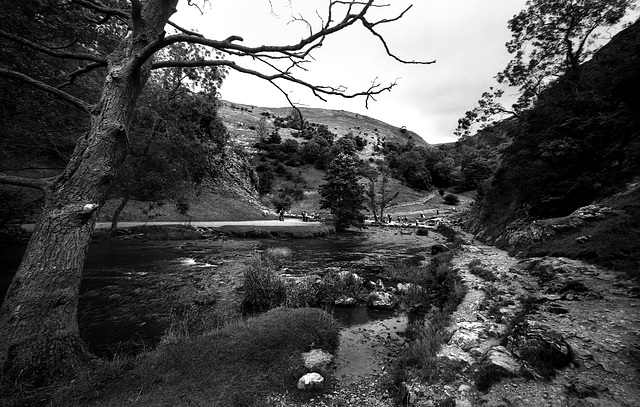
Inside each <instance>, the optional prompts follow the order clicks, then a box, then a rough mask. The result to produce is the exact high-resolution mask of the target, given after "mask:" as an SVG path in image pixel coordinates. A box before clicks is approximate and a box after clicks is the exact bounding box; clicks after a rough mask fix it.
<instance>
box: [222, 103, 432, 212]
mask: <svg viewBox="0 0 640 407" xmlns="http://www.w3.org/2000/svg"><path fill="white" fill-rule="evenodd" d="M300 111H301V113H302V115H303V119H304V120H305V121H308V122H310V123H314V124H319V125H325V126H327V129H328V130H329V131H330V132H332V133H334V134H335V135H336V136H337V137H338V138H340V137H342V136H344V135H346V134H347V133H352V134H353V135H354V136H360V137H362V138H363V139H364V140H366V145H365V147H364V149H363V150H362V151H360V152H359V153H358V154H359V156H360V158H362V159H363V160H365V161H367V160H368V161H371V160H376V159H383V158H384V156H383V155H382V153H381V152H380V151H375V148H374V147H375V146H378V147H380V146H382V145H383V144H384V143H395V144H399V145H405V144H407V143H408V142H412V143H413V144H415V145H416V146H421V147H426V148H429V145H428V144H427V143H426V142H425V141H424V140H423V139H422V138H421V137H419V136H418V135H417V134H415V133H413V132H411V131H408V130H406V129H402V128H398V127H395V126H392V125H389V124H387V123H384V122H382V121H380V120H376V119H373V118H371V117H368V116H364V115H360V114H357V113H351V112H346V111H343V110H330V109H312V108H300ZM291 112H292V108H291V107H282V108H264V107H257V106H250V105H242V104H235V103H231V102H228V101H222V102H221V106H220V109H219V111H218V114H219V115H220V117H221V118H222V120H223V121H224V123H225V126H226V127H227V129H228V131H229V132H230V133H231V138H232V139H233V140H234V142H235V143H238V144H239V145H240V146H242V148H243V149H244V150H245V151H247V152H248V153H249V154H251V155H256V154H258V153H259V151H258V150H257V149H255V148H254V147H253V146H254V144H255V143H256V142H258V141H259V136H258V132H257V131H256V129H257V127H258V123H259V122H260V120H261V119H262V118H263V117H264V118H265V119H266V123H267V126H268V128H269V132H272V131H273V130H274V129H275V124H274V121H275V120H276V118H278V117H280V118H285V117H287V116H288V115H289V114H290V113H291ZM295 133H297V130H295V129H291V128H282V127H280V128H278V134H279V135H280V136H281V138H282V142H285V141H286V140H298V141H299V138H298V137H296V134H295ZM254 163H255V164H256V165H257V164H259V161H257V160H254ZM286 170H287V172H288V174H286V176H283V175H279V176H276V177H275V179H274V182H273V193H270V194H267V195H265V196H263V197H262V203H263V205H265V206H267V207H269V206H270V205H271V199H272V198H273V196H274V194H277V193H278V192H280V191H282V190H284V189H285V188H296V189H300V190H302V196H303V199H302V200H297V201H294V203H293V206H292V208H291V212H292V213H301V212H302V211H306V212H311V213H313V212H316V213H320V212H322V211H321V210H320V203H319V199H320V197H319V194H318V187H319V186H320V185H321V184H322V183H324V181H323V179H322V178H323V177H324V171H322V170H319V169H317V168H315V167H314V166H313V165H300V166H295V167H289V166H286ZM391 188H392V189H393V190H394V191H395V190H397V191H400V194H399V196H398V199H397V203H404V202H414V201H419V200H421V199H422V198H424V196H425V195H426V193H425V192H418V191H415V190H413V189H411V188H408V187H406V186H404V185H402V183H401V182H400V181H398V180H395V179H392V180H391ZM325 215H326V214H325Z"/></svg>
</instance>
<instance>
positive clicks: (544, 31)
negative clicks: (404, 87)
mask: <svg viewBox="0 0 640 407" xmlns="http://www.w3.org/2000/svg"><path fill="white" fill-rule="evenodd" d="M635 8H636V1H635V0H611V1H600V0H568V1H554V0H528V1H527V3H526V7H525V8H524V9H523V10H522V11H521V12H519V13H518V14H516V15H515V16H513V18H511V19H510V20H509V22H508V27H509V30H510V31H511V34H512V37H511V40H510V41H509V42H507V44H506V47H507V51H508V52H509V53H510V54H511V55H513V57H512V59H511V60H510V61H509V63H508V64H507V66H506V67H505V68H504V69H503V70H502V71H500V72H498V74H497V75H496V76H495V79H496V81H497V82H498V84H499V86H497V87H491V88H490V89H489V90H488V91H487V92H484V93H483V94H482V97H481V99H480V100H479V101H478V105H477V106H476V107H475V108H473V109H472V110H470V111H468V112H466V114H465V115H464V117H462V118H461V119H460V120H459V121H458V128H457V129H456V134H457V135H458V136H463V137H464V136H469V135H470V134H471V130H472V129H474V128H475V127H474V125H476V124H480V126H481V128H484V127H485V126H487V125H489V124H491V123H492V122H494V121H495V120H496V119H502V118H504V117H506V116H521V115H522V114H523V113H525V112H526V111H528V110H529V109H531V108H532V107H533V106H535V105H536V103H537V102H538V101H539V100H541V98H544V90H545V89H547V88H548V87H549V86H550V85H551V84H553V83H554V82H555V81H556V80H557V79H558V78H560V77H562V76H565V77H566V76H567V75H568V76H572V77H573V79H574V80H577V79H579V76H580V65H581V64H582V63H583V62H584V61H586V60H587V59H589V58H590V57H591V56H592V55H593V54H594V53H595V52H596V51H597V50H598V49H599V48H600V47H601V46H602V45H603V44H604V42H605V41H604V40H606V39H608V37H609V36H610V35H611V34H610V31H609V30H610V29H611V28H613V27H617V26H618V25H619V24H620V23H621V22H622V21H623V19H624V17H625V16H626V15H627V13H628V12H629V11H632V10H635ZM508 88H511V89H514V88H515V89H517V98H516V101H515V102H514V103H512V105H511V106H505V105H504V103H503V102H502V101H501V99H503V98H504V93H505V90H506V89H508Z"/></svg>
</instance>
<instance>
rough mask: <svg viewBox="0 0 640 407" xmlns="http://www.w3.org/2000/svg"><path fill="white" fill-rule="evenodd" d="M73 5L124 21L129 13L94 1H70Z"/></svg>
mask: <svg viewBox="0 0 640 407" xmlns="http://www.w3.org/2000/svg"><path fill="white" fill-rule="evenodd" d="M71 1H72V2H73V3H75V4H77V5H79V6H82V7H85V8H87V9H90V10H93V11H94V12H96V13H102V14H106V15H109V16H116V17H119V18H122V19H124V20H128V19H129V13H128V12H127V11H125V10H118V9H115V8H111V7H108V6H105V5H104V4H102V3H100V2H98V1H95V0H71Z"/></svg>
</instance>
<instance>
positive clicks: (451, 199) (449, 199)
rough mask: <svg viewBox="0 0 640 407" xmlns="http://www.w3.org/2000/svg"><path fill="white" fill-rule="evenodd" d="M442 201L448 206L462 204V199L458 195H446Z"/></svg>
mask: <svg viewBox="0 0 640 407" xmlns="http://www.w3.org/2000/svg"><path fill="white" fill-rule="evenodd" d="M442 200H443V201H444V203H446V204H447V205H458V204H460V198H459V197H458V196H457V195H454V194H446V195H445V196H444V197H442Z"/></svg>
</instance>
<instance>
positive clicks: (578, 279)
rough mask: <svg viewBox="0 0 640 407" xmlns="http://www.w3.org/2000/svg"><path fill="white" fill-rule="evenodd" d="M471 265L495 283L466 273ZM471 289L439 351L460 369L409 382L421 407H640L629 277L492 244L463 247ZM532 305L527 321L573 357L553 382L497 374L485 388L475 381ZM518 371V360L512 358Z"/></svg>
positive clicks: (639, 328) (635, 302)
mask: <svg viewBox="0 0 640 407" xmlns="http://www.w3.org/2000/svg"><path fill="white" fill-rule="evenodd" d="M473 260H475V261H476V262H480V263H481V265H482V267H483V268H485V269H488V270H491V271H492V273H493V275H494V276H495V277H496V280H495V281H487V280H486V279H482V278H479V277H478V276H476V275H473V274H471V273H470V272H469V267H468V264H469V262H471V261H473ZM454 267H455V268H457V269H458V270H459V272H460V274H461V275H462V277H463V279H464V281H465V283H466V284H467V286H468V287H469V292H468V294H467V296H466V298H465V300H464V301H463V303H462V304H461V305H460V307H459V308H458V310H457V311H456V312H455V313H454V314H453V316H452V324H451V326H450V329H449V332H450V334H451V339H450V340H449V342H448V343H447V344H446V345H445V346H443V347H442V349H441V350H440V352H439V356H440V357H441V358H448V359H450V360H455V361H457V362H460V363H462V364H463V366H464V367H463V368H462V370H461V372H460V374H457V375H454V378H453V379H450V380H448V381H439V382H438V383H432V384H429V385H427V384H424V383H420V382H415V383H412V384H411V385H410V386H409V387H410V388H411V389H412V391H413V392H414V394H416V397H417V400H416V402H415V405H417V406H433V405H438V403H441V402H443V401H445V400H450V401H453V400H455V402H456V404H455V405H456V406H495V407H497V406H531V407H534V406H536V407H537V406H554V407H555V406H637V405H640V388H639V386H638V383H640V299H639V298H638V296H637V293H638V289H637V286H636V285H635V284H634V283H633V282H632V281H630V280H628V279H627V278H626V277H625V276H622V275H619V274H617V273H614V272H611V271H608V270H603V269H600V268H596V267H594V266H591V265H588V264H585V263H582V262H579V261H574V260H569V259H564V258H538V259H525V260H517V259H515V258H512V257H509V256H508V255H507V254H506V253H505V252H504V251H502V250H499V249H496V248H494V247H490V246H482V245H466V246H463V247H462V249H461V251H460V253H459V255H458V256H457V257H456V258H455V260H454ZM525 302H526V303H528V304H529V305H531V306H532V309H531V311H530V312H528V313H527V315H526V319H527V321H529V322H530V323H531V324H536V325H537V326H541V327H544V329H545V330H546V332H552V331H555V332H557V333H558V334H560V335H561V336H562V338H563V339H564V340H565V341H566V343H568V344H569V346H570V348H571V351H572V353H573V361H572V362H571V364H570V365H569V366H567V367H565V368H561V369H558V370H557V371H556V372H555V377H552V378H550V379H548V380H544V379H542V378H538V379H534V378H525V377H524V376H523V375H522V374H520V372H517V373H514V374H513V376H512V377H502V378H501V379H499V381H497V382H496V383H494V384H493V385H492V386H491V387H490V389H489V390H488V391H487V392H480V391H478V390H477V389H476V386H475V385H476V381H475V379H476V377H477V374H478V371H479V370H480V369H481V368H482V366H486V363H487V360H488V357H487V354H488V353H491V352H492V351H493V349H495V348H494V347H495V346H497V345H499V343H500V339H501V337H502V336H503V335H504V334H505V331H506V330H507V327H508V324H509V323H510V322H511V321H513V319H514V317H515V316H516V314H517V313H518V312H519V311H521V310H522V309H523V306H524V303H525ZM511 357H512V358H513V359H512V360H511V362H513V363H514V366H516V367H517V368H519V369H522V366H524V365H523V364H522V362H521V361H520V360H518V358H516V357H514V355H511Z"/></svg>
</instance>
